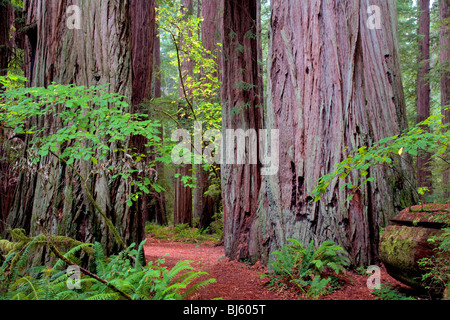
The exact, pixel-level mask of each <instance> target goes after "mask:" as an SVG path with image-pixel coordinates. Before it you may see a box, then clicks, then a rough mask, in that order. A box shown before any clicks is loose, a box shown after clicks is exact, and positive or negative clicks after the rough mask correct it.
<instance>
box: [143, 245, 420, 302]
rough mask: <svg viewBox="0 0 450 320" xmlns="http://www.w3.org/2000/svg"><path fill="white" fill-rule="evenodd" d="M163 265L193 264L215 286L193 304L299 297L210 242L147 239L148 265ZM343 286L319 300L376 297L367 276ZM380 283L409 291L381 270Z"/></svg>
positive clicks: (351, 277)
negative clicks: (161, 262) (276, 286)
mask: <svg viewBox="0 0 450 320" xmlns="http://www.w3.org/2000/svg"><path fill="white" fill-rule="evenodd" d="M166 254H168V255H167V256H165V257H164V259H165V264H164V266H167V267H169V268H171V267H173V266H174V265H175V264H176V263H177V262H178V261H180V260H191V261H194V262H193V263H192V264H191V265H192V266H193V267H194V268H195V270H197V271H206V272H208V273H209V277H211V278H215V279H216V282H215V283H213V284H210V285H208V286H206V287H205V288H203V289H201V290H200V291H198V292H197V293H195V294H194V296H192V297H191V299H192V300H210V299H214V298H222V299H223V300H298V299H299V293H298V292H293V291H290V290H284V291H281V290H278V291H277V292H275V291H274V290H271V289H270V288H269V286H267V282H268V279H267V278H263V279H261V273H267V267H265V266H262V265H261V264H256V265H253V266H251V265H249V264H246V263H242V262H237V261H230V260H229V259H228V258H226V257H225V253H224V248H223V246H216V245H215V244H214V243H212V242H209V243H208V242H206V243H198V244H197V243H183V242H175V241H170V240H161V239H154V238H149V239H148V240H147V242H146V244H145V256H146V258H147V261H155V260H158V259H160V258H162V257H163V256H164V255H166ZM341 279H342V280H343V282H344V284H343V286H342V289H341V290H338V291H335V292H334V293H331V294H329V295H326V296H323V297H321V298H320V299H322V300H375V299H376V296H375V295H373V294H372V293H371V291H370V290H369V289H368V288H367V285H366V283H367V279H368V276H363V275H360V274H358V273H356V272H348V273H347V274H346V275H343V276H342V277H341ZM381 283H383V284H387V285H391V286H393V287H394V288H395V289H396V290H398V291H403V292H410V291H411V289H410V288H409V287H407V286H405V285H403V284H401V283H400V282H398V281H396V280H395V279H393V278H392V277H390V276H389V275H388V274H387V272H386V271H385V270H384V269H381Z"/></svg>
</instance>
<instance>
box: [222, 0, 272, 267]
mask: <svg viewBox="0 0 450 320" xmlns="http://www.w3.org/2000/svg"><path fill="white" fill-rule="evenodd" d="M256 2H257V0H244V1H238V0H223V2H222V4H223V26H222V27H223V29H222V30H223V31H222V33H223V56H222V59H223V61H222V62H221V65H222V77H223V81H222V104H223V107H222V117H223V121H222V127H223V130H224V133H225V132H226V131H225V130H229V129H233V130H236V129H242V130H244V131H247V130H249V129H254V130H256V131H257V133H258V134H259V129H262V126H263V119H264V112H263V108H262V107H261V106H260V96H261V93H262V88H260V81H259V79H260V78H259V77H260V76H259V74H258V72H259V70H260V68H259V66H258V60H257V57H258V41H257V39H256V37H255V36H252V35H256V31H257V25H256V21H257V3H256ZM222 141H223V143H224V146H226V147H225V150H222V152H223V154H222V156H223V155H225V154H226V150H227V149H228V148H231V150H232V152H233V154H234V159H235V163H236V150H235V147H234V141H228V140H227V137H226V134H223V136H222ZM249 147H254V146H253V145H250V146H249ZM245 153H246V155H247V156H248V155H249V149H248V148H247V149H246V151H245ZM246 158H247V157H246ZM221 175H222V197H223V210H224V212H223V223H224V245H225V253H226V255H227V256H229V257H231V258H233V259H236V258H237V259H245V258H247V257H248V256H249V254H250V253H249V248H248V246H249V243H250V242H251V239H250V233H249V232H250V228H249V227H250V226H251V225H253V224H254V223H255V222H256V216H255V213H256V208H257V200H258V194H259V190H260V187H261V168H260V164H259V160H258V163H257V164H250V163H248V162H246V164H243V165H238V164H230V163H226V162H224V163H223V164H222V166H221Z"/></svg>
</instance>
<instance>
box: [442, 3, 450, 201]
mask: <svg viewBox="0 0 450 320" xmlns="http://www.w3.org/2000/svg"><path fill="white" fill-rule="evenodd" d="M440 11H441V21H446V23H445V24H444V25H443V26H441V36H440V38H441V54H440V55H441V68H443V69H442V72H441V105H442V115H443V116H444V123H450V22H449V20H450V0H441V2H440ZM448 161H450V159H448ZM442 179H443V181H442V182H443V183H442V184H443V186H444V188H445V189H444V198H445V199H449V198H450V172H449V170H446V171H444V174H443V177H442Z"/></svg>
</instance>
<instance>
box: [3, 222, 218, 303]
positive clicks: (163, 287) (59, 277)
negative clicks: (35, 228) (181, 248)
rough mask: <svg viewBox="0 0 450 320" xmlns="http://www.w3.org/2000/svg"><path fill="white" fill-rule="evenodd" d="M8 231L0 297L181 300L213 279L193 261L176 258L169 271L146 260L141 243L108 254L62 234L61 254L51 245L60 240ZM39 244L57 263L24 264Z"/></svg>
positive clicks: (24, 298) (11, 298)
mask: <svg viewBox="0 0 450 320" xmlns="http://www.w3.org/2000/svg"><path fill="white" fill-rule="evenodd" d="M12 235H13V241H12V242H9V241H8V240H0V257H1V258H0V261H2V263H1V266H0V300H124V299H128V300H181V299H185V298H187V297H189V296H190V295H191V294H193V293H194V292H196V291H197V290H198V289H200V288H202V287H204V286H206V285H208V284H210V283H213V282H215V279H211V278H207V279H203V280H201V281H200V279H199V278H201V277H206V276H207V273H206V272H196V271H194V269H193V267H192V266H191V265H190V263H191V262H192V261H180V262H178V263H177V264H176V265H175V266H174V267H173V268H171V269H168V268H167V267H164V266H162V264H163V263H164V259H159V260H157V261H150V262H148V263H146V261H145V255H144V243H145V241H143V242H141V243H140V244H139V246H137V248H136V245H135V244H132V245H131V246H129V247H128V248H127V249H126V250H124V251H122V252H120V253H119V254H118V255H113V256H110V257H107V256H106V255H105V253H104V250H103V247H102V245H101V244H100V243H98V242H96V243H94V244H91V243H79V242H77V241H75V240H73V239H69V238H67V239H65V241H66V242H65V245H66V247H67V248H68V250H67V251H66V252H65V253H62V252H60V251H59V249H56V246H57V245H56V242H57V240H63V239H59V238H58V237H49V236H47V235H40V236H37V237H34V238H31V237H26V236H25V235H24V232H23V230H13V231H12ZM61 243H62V242H60V243H59V244H61ZM43 245H45V246H47V247H48V249H49V250H51V251H52V252H53V254H54V255H55V256H56V257H57V258H59V259H58V260H57V262H56V263H54V264H53V265H50V266H48V265H42V266H34V267H27V259H28V257H29V256H30V255H31V254H32V252H33V251H34V250H35V249H36V248H38V247H39V246H43ZM58 247H60V248H61V246H59V245H58ZM81 250H84V251H85V252H87V253H88V254H90V255H91V256H92V260H93V263H92V266H91V267H90V268H89V270H87V269H84V268H83V267H81V266H80V260H79V258H77V253H79V252H80V251H81ZM69 265H70V267H71V268H70V269H69V268H68V266H69ZM69 270H71V272H69ZM77 272H78V273H77ZM197 279H198V280H197ZM194 280H197V281H194Z"/></svg>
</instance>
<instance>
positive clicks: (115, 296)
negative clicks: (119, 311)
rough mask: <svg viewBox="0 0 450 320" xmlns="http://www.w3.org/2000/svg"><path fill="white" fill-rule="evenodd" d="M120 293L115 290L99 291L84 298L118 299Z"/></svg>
mask: <svg viewBox="0 0 450 320" xmlns="http://www.w3.org/2000/svg"><path fill="white" fill-rule="evenodd" d="M119 298H120V295H119V294H118V293H116V292H113V293H100V294H96V295H93V296H91V297H89V298H87V299H86V300H118V299H119Z"/></svg>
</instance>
